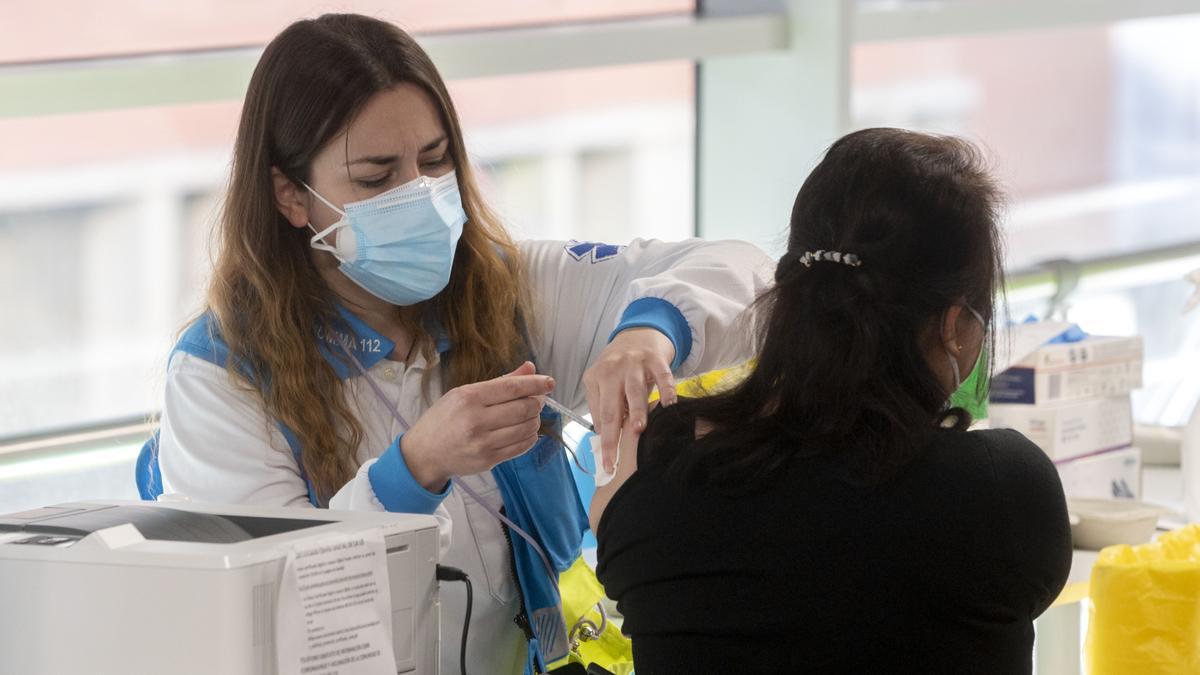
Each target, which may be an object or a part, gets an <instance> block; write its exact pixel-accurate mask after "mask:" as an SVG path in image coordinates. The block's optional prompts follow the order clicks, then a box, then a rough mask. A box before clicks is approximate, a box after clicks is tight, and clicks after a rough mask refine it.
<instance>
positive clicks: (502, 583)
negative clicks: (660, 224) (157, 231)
mask: <svg viewBox="0 0 1200 675" xmlns="http://www.w3.org/2000/svg"><path fill="white" fill-rule="evenodd" d="M569 246H570V244H569V243H568V242H554V241H529V242H522V243H520V245H519V248H520V252H521V255H522V256H523V257H524V263H525V266H526V270H527V273H528V276H529V279H530V282H531V285H532V291H533V298H534V311H535V313H536V315H535V318H534V332H533V334H532V335H531V341H532V345H531V347H532V351H533V356H534V361H535V362H536V363H537V364H538V368H539V371H540V372H543V373H546V374H549V375H552V376H553V377H554V378H555V381H556V383H557V386H556V390H555V394H554V395H555V397H556V398H557V399H558V400H559V401H560V402H562V403H564V404H566V405H567V406H570V407H571V408H573V409H575V410H577V411H579V412H581V413H582V412H586V405H587V404H586V392H585V390H584V387H583V385H582V382H581V378H582V376H583V373H584V371H585V370H586V369H587V368H588V367H589V366H590V365H591V364H592V362H593V361H594V360H595V359H596V357H597V355H598V354H599V353H600V352H601V350H603V349H604V347H605V346H606V345H607V344H608V339H609V335H610V333H611V332H612V331H613V329H614V328H615V327H616V326H617V323H618V320H619V318H620V317H621V315H622V312H623V311H624V309H625V308H626V307H627V306H628V305H629V304H630V303H631V302H633V301H634V300H638V299H641V298H646V297H653V298H659V299H662V300H666V301H667V302H670V303H671V304H673V305H674V306H675V307H676V308H678V309H679V311H680V312H681V313H682V314H683V317H684V318H685V319H686V321H687V324H688V326H689V327H690V329H691V333H692V336H691V337H692V347H691V351H690V354H689V355H688V357H687V359H686V360H685V361H684V362H683V363H682V364H681V365H680V366H679V368H677V369H676V374H677V375H678V376H680V377H683V376H688V375H691V374H695V373H698V372H704V371H707V370H712V369H715V368H719V367H723V366H728V365H731V364H733V363H736V362H740V361H742V360H745V359H746V358H748V357H749V356H750V344H751V343H750V340H749V334H748V333H749V330H748V328H747V326H746V324H745V323H744V321H739V317H740V315H742V313H743V311H744V310H745V309H746V307H747V306H748V304H749V303H750V302H752V301H753V300H754V298H755V297H757V296H758V295H759V294H760V293H761V292H762V291H763V290H765V289H766V288H767V286H768V284H769V283H770V280H771V279H772V273H773V263H772V261H771V260H770V259H769V258H767V256H766V255H765V254H764V253H763V252H762V251H760V250H759V249H757V248H756V247H754V246H752V245H751V244H747V243H744V242H733V241H726V242H706V241H703V240H699V239H692V240H688V241H684V242H679V243H665V242H661V241H656V240H634V241H633V242H631V243H630V244H629V245H628V246H627V247H625V248H624V249H623V250H622V251H621V252H620V254H618V255H611V249H609V250H608V252H609V254H610V255H607V256H605V257H602V258H601V257H598V256H595V255H592V254H587V255H582V256H581V255H579V250H580V249H578V248H576V249H574V253H572V252H570V251H568V247H569ZM449 356H450V358H453V352H450V353H449ZM437 365H438V364H437V359H436V357H435V359H434V362H432V363H430V362H426V361H425V359H424V358H423V357H422V356H420V355H416V354H415V355H414V359H413V363H412V364H411V365H409V366H408V367H407V368H406V367H405V366H404V364H403V363H399V362H395V361H390V360H386V359H384V360H382V361H380V362H379V363H377V364H376V365H374V366H372V367H371V368H370V369H369V372H370V374H371V376H372V377H373V378H374V379H375V381H376V382H377V383H378V384H379V386H380V387H381V388H382V390H383V392H384V394H385V396H387V398H388V399H390V400H391V401H392V402H394V403H395V404H396V405H397V407H398V408H399V411H400V412H401V414H402V415H403V416H404V417H405V419H407V420H409V421H410V422H415V420H417V419H418V418H419V417H420V416H421V415H422V414H423V413H424V412H425V409H426V408H427V407H428V406H427V405H426V401H425V399H424V397H423V396H422V394H421V380H422V377H423V375H424V374H425V372H426V371H431V372H430V378H431V379H430V392H431V394H432V398H433V399H434V400H436V399H437V397H439V396H441V394H442V393H444V390H443V386H442V381H441V377H440V374H441V373H440V371H441V369H440V368H438V367H437ZM345 391H346V396H347V397H348V401H349V403H350V406H351V408H352V409H353V410H354V411H355V412H356V414H357V418H358V421H359V422H360V424H361V425H362V428H363V442H362V445H361V446H360V447H359V448H358V453H357V460H358V462H360V464H361V468H360V470H359V471H358V473H357V475H356V476H355V477H354V478H353V479H352V480H351V481H350V482H348V483H347V484H346V485H345V486H344V487H343V488H342V489H341V490H339V491H338V492H337V494H336V495H335V496H334V497H333V499H332V500H331V502H330V508H336V509H361V510H374V511H381V510H383V505H382V504H381V503H380V502H379V499H377V498H376V496H375V494H374V491H373V489H372V487H371V483H370V481H369V479H368V475H367V469H369V468H370V465H371V464H372V463H373V461H374V459H375V458H376V457H378V456H379V455H380V454H381V453H382V452H383V451H384V450H385V449H387V448H388V446H389V445H391V443H392V442H393V440H394V439H395V438H396V436H397V435H399V434H400V433H402V432H403V429H401V428H400V425H399V423H398V422H397V421H396V420H395V419H394V417H393V415H392V413H391V412H390V411H389V410H388V407H387V405H386V404H385V403H383V402H382V401H380V400H379V398H378V396H377V395H376V394H375V392H374V391H372V389H371V388H370V386H369V385H368V384H367V382H366V381H365V380H364V379H363V378H362V377H352V378H350V379H348V380H346V381H345ZM159 447H160V455H159V463H160V467H161V470H162V478H163V488H164V492H165V493H166V494H172V493H175V494H182V495H186V496H187V497H189V498H191V499H193V500H198V501H205V502H220V503H240V504H267V505H275V506H294V507H301V508H304V507H311V504H310V503H309V501H308V491H307V487H306V484H305V482H304V480H303V479H302V478H301V476H300V471H299V468H298V467H297V465H296V462H295V460H294V459H293V456H292V452H291V450H290V448H289V446H288V444H287V441H286V440H285V439H284V437H283V435H282V433H281V432H280V430H279V427H278V426H277V425H276V424H275V422H274V420H272V419H269V418H268V417H267V416H266V414H265V413H264V411H263V407H262V403H261V401H260V399H259V398H258V396H257V394H256V393H255V392H252V391H247V390H246V389H245V388H244V387H241V386H238V385H236V384H235V383H233V382H232V381H231V379H230V376H229V374H228V373H227V372H226V370H225V369H224V368H223V367H220V366H217V365H214V364H212V363H209V362H207V361H205V360H203V359H200V358H196V357H194V356H191V355H189V354H186V353H177V354H176V355H175V356H174V357H173V358H172V359H171V362H170V364H169V366H168V369H167V378H166V396H165V400H164V404H163V412H162V419H161V436H160V446H159ZM462 479H463V480H464V481H465V482H466V483H467V484H468V485H469V486H470V487H472V488H474V489H475V490H476V491H477V492H478V493H480V495H481V496H482V497H484V498H485V499H487V500H488V501H490V502H491V503H492V505H493V506H494V507H496V508H499V507H500V506H501V505H502V501H501V496H500V492H499V488H498V487H497V485H496V482H495V480H494V479H493V478H492V475H491V473H489V472H485V473H480V474H475V475H471V476H463V477H462ZM434 515H435V516H437V517H438V519H439V521H440V522H441V524H442V528H441V534H442V554H443V557H442V561H443V562H444V563H445V564H448V565H453V566H455V567H459V568H461V569H463V570H464V571H465V572H467V574H468V575H470V577H471V579H472V581H473V584H474V587H475V607H474V611H473V613H472V620H471V631H470V644H469V645H468V647H467V662H468V663H467V667H468V670H469V671H470V672H473V673H520V672H521V671H522V668H523V666H524V663H525V651H526V649H525V640H524V636H523V635H522V634H521V632H520V630H519V629H518V628H517V627H516V626H515V625H514V624H513V621H512V619H513V617H514V616H515V615H516V612H517V609H518V604H519V599H518V597H517V595H518V593H517V589H516V587H515V585H514V583H513V580H512V577H511V574H510V566H509V565H510V563H509V560H508V558H509V555H508V549H507V545H506V543H505V541H504V537H503V533H502V531H501V528H500V526H499V524H498V523H497V522H496V521H495V520H494V519H493V518H492V517H491V516H490V515H489V514H488V513H487V512H486V511H485V510H484V508H483V507H481V506H479V505H478V504H475V503H474V502H473V501H472V500H471V499H470V498H469V497H467V496H466V495H464V494H462V493H460V491H457V490H451V491H450V494H449V496H448V497H446V499H445V500H444V501H443V502H442V504H441V505H440V506H439V507H438V508H437V511H436V513H435V514H434ZM461 586H462V585H461V584H443V585H442V589H441V596H442V603H441V608H442V623H441V652H442V672H443V673H456V672H458V671H459V663H458V659H459V657H458V653H459V639H460V636H461V633H460V631H461V627H462V620H463V610H464V605H465V596H464V590H463V589H462V588H461Z"/></svg>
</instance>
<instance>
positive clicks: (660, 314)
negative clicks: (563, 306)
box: [608, 298, 692, 370]
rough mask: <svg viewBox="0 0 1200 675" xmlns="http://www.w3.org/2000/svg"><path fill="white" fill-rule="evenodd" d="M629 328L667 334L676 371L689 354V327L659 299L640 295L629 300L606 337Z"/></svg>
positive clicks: (690, 349)
mask: <svg viewBox="0 0 1200 675" xmlns="http://www.w3.org/2000/svg"><path fill="white" fill-rule="evenodd" d="M629 328H654V329H656V330H658V332H660V333H662V334H663V335H666V336H667V339H668V340H670V341H671V344H673V345H675V360H674V361H672V362H671V370H676V369H678V368H679V366H680V365H682V364H683V362H684V361H686V360H687V357H688V355H689V354H691V353H692V329H691V327H690V326H688V322H687V319H684V318H683V312H680V311H679V308H678V307H676V306H675V305H672V304H671V303H669V302H667V301H666V300H663V299H661V298H640V299H638V300H634V301H633V302H631V303H629V306H628V307H626V308H625V312H624V313H623V314H622V315H621V321H620V322H619V323H617V329H616V330H614V331H613V332H612V335H609V336H608V341H609V342H612V340H613V338H615V337H616V336H617V333H620V332H621V331H623V330H627V329H629Z"/></svg>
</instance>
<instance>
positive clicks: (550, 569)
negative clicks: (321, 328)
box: [338, 342, 573, 597]
mask: <svg viewBox="0 0 1200 675" xmlns="http://www.w3.org/2000/svg"><path fill="white" fill-rule="evenodd" d="M338 346H340V347H341V348H342V351H343V352H345V353H346V356H349V357H350V360H351V361H353V362H354V366H355V367H356V368H358V372H359V373H361V374H362V376H363V377H365V378H366V379H367V384H369V385H371V389H372V390H373V391H374V392H375V395H376V396H378V397H379V400H380V401H383V402H384V403H385V404H387V407H388V410H390V411H391V412H392V415H393V416H394V417H395V418H396V421H397V422H399V423H400V429H401V433H405V432H407V431H408V430H409V429H410V428H411V425H410V424H409V423H408V421H406V420H405V419H404V415H401V414H400V409H399V408H398V407H397V406H396V404H395V403H392V402H391V401H390V400H389V399H388V397H387V396H386V395H385V394H384V393H383V390H382V389H380V388H379V383H378V382H376V381H375V378H373V377H371V374H370V373H368V372H367V369H366V368H364V367H363V365H362V362H361V361H359V360H358V357H356V356H355V355H354V353H353V352H351V351H350V350H349V349H347V348H346V345H343V344H342V343H341V342H338ZM572 454H573V453H572ZM451 481H452V482H453V483H454V485H455V486H456V487H460V488H462V490H463V492H466V493H467V495H468V496H470V497H471V499H474V500H475V501H476V502H477V503H478V504H479V505H480V506H482V507H483V508H484V510H486V511H487V512H488V513H489V514H491V516H492V517H493V518H495V519H496V520H497V521H499V522H501V523H503V524H505V525H507V526H508V527H509V529H511V530H512V531H513V532H516V533H517V536H519V537H521V538H522V539H524V540H525V541H526V542H528V543H529V545H530V546H532V547H533V550H534V551H536V552H537V554H538V557H539V558H541V559H542V564H543V565H544V566H545V567H546V575H547V576H548V577H550V582H551V583H553V584H554V592H555V593H558V575H557V574H555V572H554V566H553V565H551V564H550V558H549V556H547V555H546V551H545V549H543V548H542V545H541V544H539V543H538V542H537V540H536V539H534V538H533V537H532V536H530V534H529V533H528V532H526V531H525V530H523V529H521V527H520V526H519V525H517V524H516V523H514V522H513V521H512V520H510V519H509V518H508V517H507V516H505V515H504V514H503V513H500V512H499V511H497V510H496V509H495V508H493V507H492V505H491V504H488V503H487V502H486V501H484V499H483V498H482V497H480V496H479V494H478V493H477V492H475V491H474V490H472V489H471V488H470V487H468V486H467V484H466V483H464V482H463V480H462V477H461V476H451ZM559 597H562V595H561V593H560V594H559Z"/></svg>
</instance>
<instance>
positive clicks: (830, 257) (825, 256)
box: [800, 249, 862, 267]
mask: <svg viewBox="0 0 1200 675" xmlns="http://www.w3.org/2000/svg"><path fill="white" fill-rule="evenodd" d="M823 260H824V261H827V262H835V263H841V264H843V265H849V266H850V267H861V266H862V261H861V260H859V259H858V256H856V255H854V254H853V253H842V252H841V251H824V250H820V249H818V250H816V251H807V252H805V254H804V255H803V256H801V257H800V264H801V265H804V266H805V267H812V264H813V263H814V262H821V261H823Z"/></svg>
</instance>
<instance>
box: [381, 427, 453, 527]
mask: <svg viewBox="0 0 1200 675" xmlns="http://www.w3.org/2000/svg"><path fill="white" fill-rule="evenodd" d="M403 437H404V436H403V435H400V436H397V437H396V440H395V441H392V444H391V446H389V447H388V449H387V450H385V451H384V453H383V454H382V455H380V457H379V459H377V460H375V463H374V464H372V465H371V468H369V469H367V476H368V478H369V479H370V481H371V489H372V490H374V491H375V496H376V497H378V498H379V501H380V503H382V504H383V507H384V508H386V509H387V510H388V511H391V512H393V513H425V514H431V513H433V512H434V511H435V510H437V507H438V504H441V503H442V500H443V499H445V498H446V495H448V494H450V484H449V483H447V484H446V489H444V490H442V491H441V492H439V493H433V492H430V491H429V490H426V489H425V488H424V487H423V486H422V485H421V484H420V483H418V482H417V479H415V478H413V475H412V472H410V471H409V470H408V465H407V464H405V463H404V455H402V454H401V453H400V439H401V438H403Z"/></svg>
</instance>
